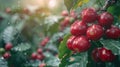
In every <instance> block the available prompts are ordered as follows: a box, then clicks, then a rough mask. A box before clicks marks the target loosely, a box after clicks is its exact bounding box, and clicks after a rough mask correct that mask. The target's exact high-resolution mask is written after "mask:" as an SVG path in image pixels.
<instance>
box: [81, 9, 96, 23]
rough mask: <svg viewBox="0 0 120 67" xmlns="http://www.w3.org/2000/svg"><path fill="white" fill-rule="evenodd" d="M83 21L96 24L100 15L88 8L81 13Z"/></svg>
mask: <svg viewBox="0 0 120 67" xmlns="http://www.w3.org/2000/svg"><path fill="white" fill-rule="evenodd" d="M81 17H82V21H84V22H94V21H96V20H97V18H98V15H97V12H96V10H95V9H94V8H86V9H84V10H83V11H82V12H81Z"/></svg>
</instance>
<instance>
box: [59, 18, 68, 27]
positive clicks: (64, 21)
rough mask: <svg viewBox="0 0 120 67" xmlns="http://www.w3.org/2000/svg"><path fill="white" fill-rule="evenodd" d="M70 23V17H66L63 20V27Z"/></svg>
mask: <svg viewBox="0 0 120 67" xmlns="http://www.w3.org/2000/svg"><path fill="white" fill-rule="evenodd" d="M69 23H70V17H65V18H64V20H63V21H62V22H61V24H60V25H61V26H62V27H66V26H67V25H69Z"/></svg>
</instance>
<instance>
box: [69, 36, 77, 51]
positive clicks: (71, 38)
mask: <svg viewBox="0 0 120 67" xmlns="http://www.w3.org/2000/svg"><path fill="white" fill-rule="evenodd" d="M75 38H76V36H71V37H70V38H69V39H68V40H67V47H68V49H70V50H74V48H73V41H74V39H75Z"/></svg>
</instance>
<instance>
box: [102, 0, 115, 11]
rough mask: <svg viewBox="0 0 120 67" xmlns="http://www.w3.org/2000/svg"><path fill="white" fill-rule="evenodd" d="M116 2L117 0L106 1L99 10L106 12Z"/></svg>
mask: <svg viewBox="0 0 120 67" xmlns="http://www.w3.org/2000/svg"><path fill="white" fill-rule="evenodd" d="M116 2H117V0H106V2H105V5H104V6H103V8H102V9H101V10H102V11H106V10H107V9H108V7H110V6H111V5H113V4H115V3H116Z"/></svg>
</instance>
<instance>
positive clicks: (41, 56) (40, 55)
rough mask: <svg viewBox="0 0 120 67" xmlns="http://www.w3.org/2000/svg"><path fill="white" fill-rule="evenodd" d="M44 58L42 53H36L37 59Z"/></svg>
mask: <svg viewBox="0 0 120 67" xmlns="http://www.w3.org/2000/svg"><path fill="white" fill-rule="evenodd" d="M44 58H45V56H44V55H43V54H38V55H37V59H38V60H43V59H44Z"/></svg>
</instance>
